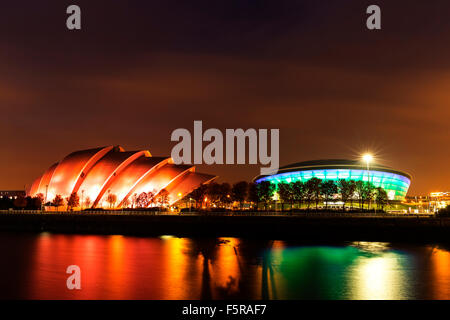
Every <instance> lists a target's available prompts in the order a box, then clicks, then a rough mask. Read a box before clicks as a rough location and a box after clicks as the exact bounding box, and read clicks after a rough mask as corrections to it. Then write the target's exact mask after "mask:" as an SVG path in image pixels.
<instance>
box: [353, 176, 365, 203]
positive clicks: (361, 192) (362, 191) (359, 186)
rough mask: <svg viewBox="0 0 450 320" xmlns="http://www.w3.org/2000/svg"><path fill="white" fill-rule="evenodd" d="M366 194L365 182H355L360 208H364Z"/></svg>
mask: <svg viewBox="0 0 450 320" xmlns="http://www.w3.org/2000/svg"><path fill="white" fill-rule="evenodd" d="M364 194H365V184H364V181H362V180H358V181H356V182H355V195H356V199H357V200H358V202H359V208H360V209H362V208H363V201H364Z"/></svg>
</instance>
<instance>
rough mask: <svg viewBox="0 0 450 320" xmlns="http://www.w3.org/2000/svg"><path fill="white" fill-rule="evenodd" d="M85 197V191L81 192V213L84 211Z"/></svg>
mask: <svg viewBox="0 0 450 320" xmlns="http://www.w3.org/2000/svg"><path fill="white" fill-rule="evenodd" d="M83 196H84V190H81V211H83V207H84V203H83V198H84V197H83Z"/></svg>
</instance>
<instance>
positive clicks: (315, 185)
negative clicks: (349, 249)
mask: <svg viewBox="0 0 450 320" xmlns="http://www.w3.org/2000/svg"><path fill="white" fill-rule="evenodd" d="M275 195H276V197H274V196H275ZM274 198H275V199H277V200H278V201H279V202H280V203H281V206H282V210H284V208H285V206H286V205H290V208H291V209H293V208H294V205H297V208H302V206H306V208H307V209H310V208H311V206H313V205H315V208H316V209H318V207H319V203H321V202H323V203H324V205H325V209H328V206H329V204H330V203H331V202H335V201H341V202H342V209H343V210H345V206H346V204H348V203H350V206H351V207H352V208H353V204H354V203H355V202H356V203H359V207H360V208H361V209H363V207H364V204H367V207H368V208H369V206H370V203H373V202H375V203H376V205H377V206H378V208H380V209H381V210H384V207H385V206H386V205H387V203H388V196H387V193H386V191H385V190H384V189H383V188H380V187H378V188H377V187H375V186H373V185H372V184H371V183H368V182H364V181H354V180H345V179H341V180H337V181H333V180H321V179H318V178H312V179H310V180H308V181H306V182H302V181H295V182H292V183H283V182H280V183H278V184H273V183H271V182H269V181H262V182H260V183H248V182H246V181H240V182H237V183H235V184H233V185H230V184H229V183H210V184H206V185H201V186H200V187H198V188H197V189H195V190H194V191H192V192H191V193H189V194H188V195H187V196H185V197H184V198H183V201H184V202H185V203H186V202H189V206H191V205H192V204H193V206H194V207H195V208H197V209H198V208H202V207H206V208H212V207H216V208H227V207H231V204H232V203H237V205H238V206H239V208H240V209H242V208H243V205H244V204H245V203H247V204H250V206H251V207H253V206H256V208H258V207H259V205H260V204H262V205H263V206H264V209H265V210H267V208H268V206H269V204H271V203H273V201H274ZM13 201H14V203H13V206H14V208H18V209H24V208H27V209H39V208H40V207H41V205H42V204H43V203H44V195H43V194H41V193H40V194H38V195H37V196H36V197H34V198H30V197H27V198H20V197H19V198H17V199H15V200H13ZM105 201H106V203H107V204H108V206H109V208H110V209H113V208H116V207H117V206H119V205H120V207H122V208H150V207H159V208H161V207H166V206H168V205H169V203H170V197H169V192H168V191H167V190H165V189H163V190H161V191H160V192H154V191H149V192H142V193H140V194H137V193H134V194H133V195H132V196H131V197H129V198H127V199H125V200H123V202H122V203H118V199H117V196H116V195H115V194H113V193H111V192H108V193H107V195H106V198H105ZM45 205H46V206H54V207H56V208H58V209H59V208H61V207H63V206H65V207H66V208H67V210H69V211H70V210H73V208H77V207H78V208H81V209H88V208H91V207H92V206H93V203H92V201H91V199H90V198H89V197H88V196H86V197H83V195H82V198H81V200H80V197H79V195H78V194H77V193H72V194H71V195H70V196H69V197H67V198H66V199H64V198H63V197H62V196H61V195H56V196H55V198H54V199H53V200H51V201H50V202H47V203H46V204H45ZM0 206H1V203H0ZM369 209H370V208H369Z"/></svg>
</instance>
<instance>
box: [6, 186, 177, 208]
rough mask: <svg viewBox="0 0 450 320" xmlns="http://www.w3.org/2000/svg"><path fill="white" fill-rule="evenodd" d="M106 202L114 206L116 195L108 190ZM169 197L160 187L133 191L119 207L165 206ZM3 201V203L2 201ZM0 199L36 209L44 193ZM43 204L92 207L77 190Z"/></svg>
mask: <svg viewBox="0 0 450 320" xmlns="http://www.w3.org/2000/svg"><path fill="white" fill-rule="evenodd" d="M105 201H106V203H107V204H108V207H109V208H110V209H113V208H116V206H117V205H119V204H120V203H118V199H117V195H115V194H113V193H110V192H108V194H107V195H106V198H105ZM169 201H170V197H169V192H168V191H167V190H166V189H162V190H161V191H160V192H158V193H156V192H154V191H149V192H142V193H140V194H137V193H134V194H133V195H132V196H131V197H130V199H125V200H123V202H122V204H121V207H123V208H149V207H165V206H167V205H168V204H169ZM3 202H5V203H3ZM3 202H2V201H0V207H2V208H3V207H4V209H8V208H15V209H30V210H37V209H40V208H41V206H42V205H43V204H44V195H43V194H42V193H39V194H37V195H36V196H35V197H33V198H32V197H26V198H25V197H18V198H17V199H15V200H9V199H8V203H6V200H4V201H3ZM45 206H53V207H55V208H57V209H60V208H61V207H66V208H67V210H69V211H71V210H73V208H81V209H89V208H92V206H93V202H92V200H91V199H90V198H89V196H86V197H82V199H80V196H79V195H78V193H77V192H74V193H72V194H71V195H70V196H69V197H66V198H65V199H64V198H63V197H62V196H61V195H59V194H57V195H56V196H55V197H54V198H53V199H52V200H51V201H48V202H47V203H45Z"/></svg>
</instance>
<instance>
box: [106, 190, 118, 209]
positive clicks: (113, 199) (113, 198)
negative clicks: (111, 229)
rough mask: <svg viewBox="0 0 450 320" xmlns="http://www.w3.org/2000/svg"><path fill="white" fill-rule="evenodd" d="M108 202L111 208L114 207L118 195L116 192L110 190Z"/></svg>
mask: <svg viewBox="0 0 450 320" xmlns="http://www.w3.org/2000/svg"><path fill="white" fill-rule="evenodd" d="M106 202H107V203H108V204H109V208H110V209H112V208H114V207H115V205H116V202H117V196H116V195H115V194H114V193H110V192H108V196H107V197H106Z"/></svg>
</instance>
